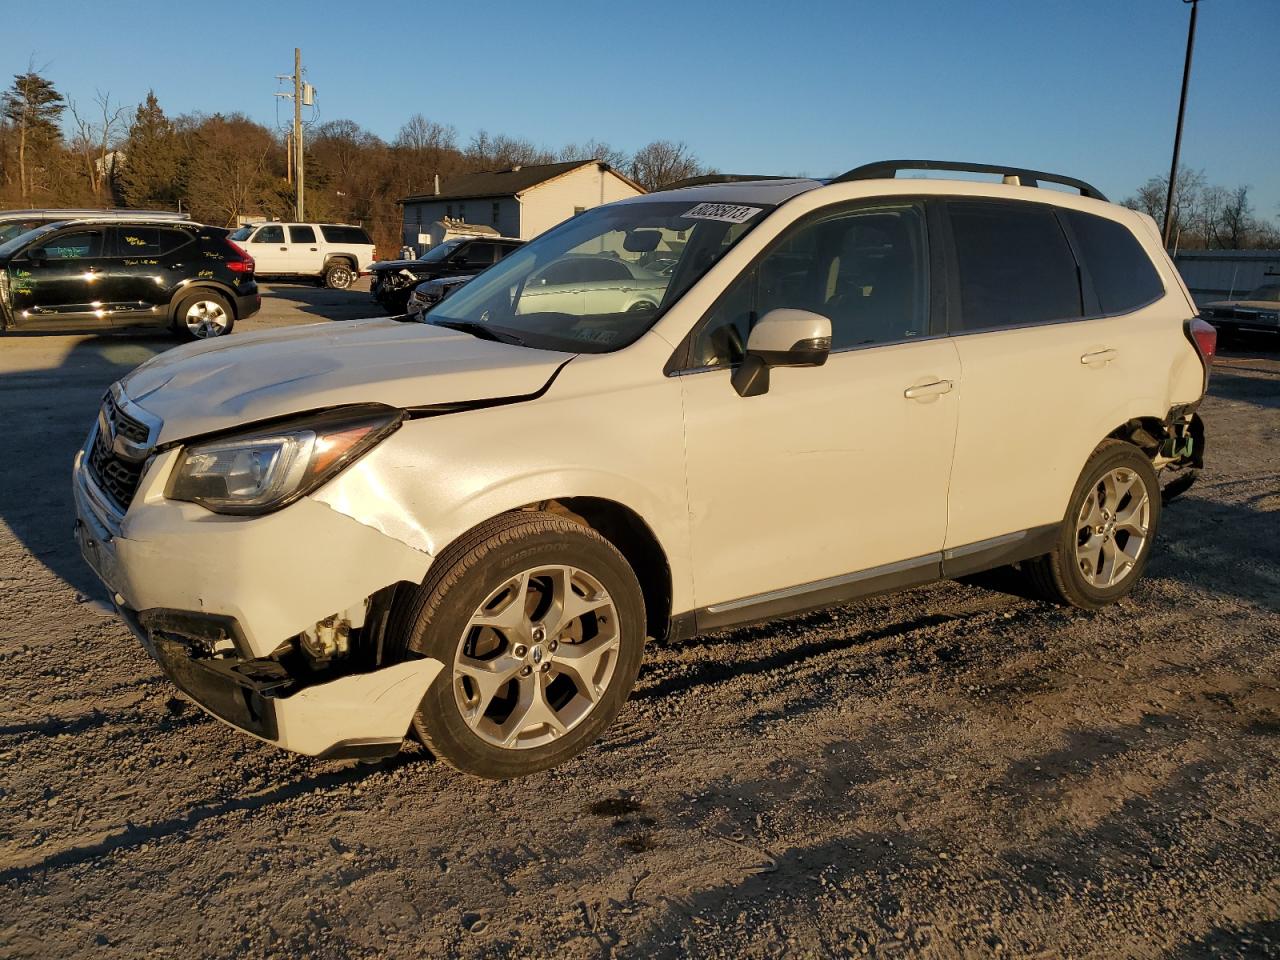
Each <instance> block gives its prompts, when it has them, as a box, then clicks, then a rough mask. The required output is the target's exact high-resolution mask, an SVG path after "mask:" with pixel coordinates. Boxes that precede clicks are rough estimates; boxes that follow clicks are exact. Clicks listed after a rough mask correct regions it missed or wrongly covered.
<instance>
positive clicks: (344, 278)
mask: <svg viewBox="0 0 1280 960" xmlns="http://www.w3.org/2000/svg"><path fill="white" fill-rule="evenodd" d="M355 279H356V272H355V271H354V270H352V269H351V264H349V263H347V262H346V261H345V260H330V261H329V263H328V264H327V265H326V266H325V268H324V285H325V286H326V287H328V288H329V289H330V290H345V289H347V287H349V286H351V284H352V283H354V282H355Z"/></svg>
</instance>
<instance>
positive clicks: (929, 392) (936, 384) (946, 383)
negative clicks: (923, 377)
mask: <svg viewBox="0 0 1280 960" xmlns="http://www.w3.org/2000/svg"><path fill="white" fill-rule="evenodd" d="M953 386H955V384H954V383H952V382H951V381H950V380H934V381H933V382H932V383H920V384H917V385H916V386H914V387H907V389H905V390H903V391H902V395H903V396H904V397H906V398H907V399H908V400H921V401H923V402H925V403H928V402H929V401H931V400H932V399H933V398H934V397H938V396H941V395H942V394H944V393H950V392H951V388H952V387H953Z"/></svg>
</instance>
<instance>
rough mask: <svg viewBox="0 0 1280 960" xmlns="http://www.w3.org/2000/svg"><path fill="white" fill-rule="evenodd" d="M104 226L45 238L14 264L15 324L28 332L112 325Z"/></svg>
mask: <svg viewBox="0 0 1280 960" xmlns="http://www.w3.org/2000/svg"><path fill="white" fill-rule="evenodd" d="M105 243H106V229H105V228H103V227H92V228H81V229H71V230H68V231H67V232H65V233H60V234H55V235H53V236H50V237H42V238H41V239H40V240H39V241H37V242H36V244H35V246H34V248H33V249H37V250H40V251H43V257H36V258H32V257H31V256H30V253H31V250H28V251H26V253H25V254H24V255H23V256H21V257H19V258H16V259H15V260H14V261H13V262H12V263H11V264H10V268H9V269H10V278H9V282H10V289H11V291H12V295H13V322H14V326H15V327H18V328H24V329H60V328H65V327H76V328H79V327H85V326H97V325H99V324H103V325H106V324H109V323H110V322H111V321H110V314H109V311H108V309H107V307H106V305H105V298H107V297H109V296H110V294H111V291H110V290H109V289H108V288H109V287H110V284H109V283H108V282H107V281H108V277H109V270H108V266H109V264H108V258H106V257H105V256H103V254H104V253H105V252H106V251H105V249H104V247H105Z"/></svg>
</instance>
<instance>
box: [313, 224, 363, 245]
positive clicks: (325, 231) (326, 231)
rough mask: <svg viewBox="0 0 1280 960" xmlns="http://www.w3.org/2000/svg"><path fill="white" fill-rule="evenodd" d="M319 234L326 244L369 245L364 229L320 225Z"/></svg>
mask: <svg viewBox="0 0 1280 960" xmlns="http://www.w3.org/2000/svg"><path fill="white" fill-rule="evenodd" d="M320 233H321V235H322V236H323V237H324V239H325V241H326V242H327V243H353V244H359V245H364V244H371V243H373V241H372V240H370V239H369V234H367V233H365V230H364V227H351V226H347V225H345V224H341V223H322V224H320Z"/></svg>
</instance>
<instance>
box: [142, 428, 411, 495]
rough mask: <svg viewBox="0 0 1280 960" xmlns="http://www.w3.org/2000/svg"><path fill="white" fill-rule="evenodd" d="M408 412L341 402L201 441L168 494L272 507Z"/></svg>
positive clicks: (315, 482) (367, 445) (342, 463)
mask: <svg viewBox="0 0 1280 960" xmlns="http://www.w3.org/2000/svg"><path fill="white" fill-rule="evenodd" d="M403 418H404V412H403V411H401V410H393V409H391V408H389V407H384V406H379V405H365V406H350V407H338V408H336V409H334V410H329V411H326V412H324V413H319V414H313V415H311V416H308V417H304V418H298V419H293V420H289V421H287V422H282V423H279V424H276V425H274V426H271V427H259V428H258V429H255V430H254V431H253V432H252V433H240V434H236V435H232V436H224V437H222V438H220V439H216V440H210V441H208V442H205V443H195V444H193V445H191V446H189V447H188V448H187V449H186V451H185V452H184V455H183V458H182V461H181V462H180V463H179V464H178V467H177V469H176V470H174V472H173V476H172V477H171V478H170V480H169V487H168V490H167V491H166V494H165V495H166V496H168V497H169V499H170V500H187V501H189V502H191V503H198V504H200V506H202V507H205V508H206V509H208V510H212V511H213V512H214V513H229V514H259V513H270V512H271V511H272V510H278V509H280V508H281V507H283V506H285V505H286V504H289V503H292V502H293V501H294V500H296V499H298V497H301V496H303V495H304V494H306V493H308V492H310V491H311V490H314V489H315V488H316V487H318V486H320V485H321V484H322V483H325V482H326V481H327V480H329V479H331V478H332V477H333V476H335V475H336V474H337V473H339V472H340V471H341V470H342V469H343V468H345V467H346V466H347V465H348V464H350V463H351V462H353V461H354V460H356V459H357V458H358V457H360V456H362V455H363V454H365V453H366V452H367V451H368V450H370V449H371V448H372V447H373V446H374V445H375V444H377V443H378V442H379V441H381V440H382V439H383V438H385V437H386V436H388V435H389V434H390V433H391V432H392V431H394V430H395V429H396V428H397V427H399V426H400V421H401V420H402V419H403Z"/></svg>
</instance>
